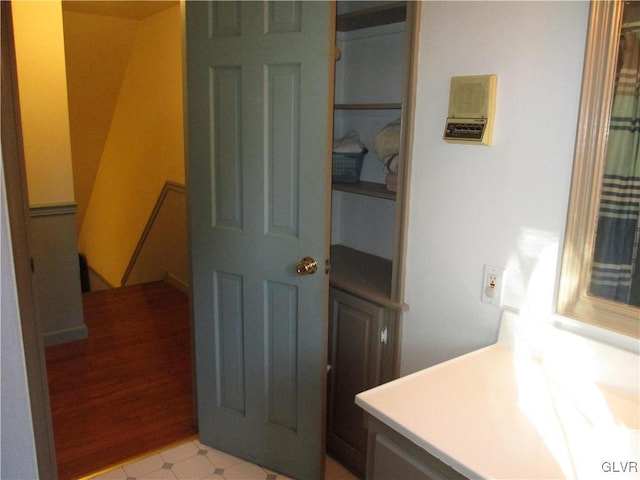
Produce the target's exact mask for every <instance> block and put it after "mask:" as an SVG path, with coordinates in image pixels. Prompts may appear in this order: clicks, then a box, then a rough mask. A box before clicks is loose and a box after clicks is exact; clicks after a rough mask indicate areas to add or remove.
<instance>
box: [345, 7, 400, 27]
mask: <svg viewBox="0 0 640 480" xmlns="http://www.w3.org/2000/svg"><path fill="white" fill-rule="evenodd" d="M406 19H407V2H393V3H388V4H386V5H381V6H379V7H372V8H366V9H363V10H358V11H356V12H350V13H343V14H341V15H338V16H337V19H336V20H337V21H336V30H338V31H339V32H349V31H351V30H359V29H361V28H369V27H378V26H380V25H388V24H390V23H399V22H404V21H406Z"/></svg>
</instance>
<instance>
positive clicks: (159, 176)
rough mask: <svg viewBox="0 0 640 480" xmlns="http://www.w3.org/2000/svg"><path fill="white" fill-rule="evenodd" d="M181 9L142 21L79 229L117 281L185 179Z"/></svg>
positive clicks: (86, 247) (90, 253) (91, 258)
mask: <svg viewBox="0 0 640 480" xmlns="http://www.w3.org/2000/svg"><path fill="white" fill-rule="evenodd" d="M182 120H183V117H182V50H181V13H180V7H179V6H178V5H176V6H175V7H172V8H170V9H168V10H165V11H162V12H160V13H157V14H155V15H153V16H151V17H148V18H146V19H144V20H141V21H139V24H138V26H137V29H136V33H135V39H134V40H133V43H132V46H131V50H130V55H129V58H128V63H127V68H126V70H125V72H124V76H123V80H122V83H121V86H120V90H119V95H118V99H117V102H116V105H115V108H114V110H113V116H112V118H111V123H110V127H109V131H108V134H107V136H106V139H105V142H104V148H103V151H102V154H101V158H100V164H99V167H98V169H97V174H96V177H95V181H94V183H93V189H92V191H91V197H90V199H89V201H88V204H87V210H86V215H85V217H84V221H83V224H82V228H81V230H80V235H79V244H80V250H81V251H82V252H83V253H85V254H86V256H87V261H88V263H89V265H90V266H91V267H92V268H93V269H94V270H96V271H97V272H98V273H99V274H100V275H101V276H102V277H104V278H105V279H106V280H107V281H108V282H109V283H110V284H111V285H114V286H116V285H119V284H120V281H121V279H122V276H123V274H124V272H125V269H126V267H127V265H128V262H129V260H130V258H131V255H132V254H133V252H134V250H135V247H136V245H137V242H138V240H139V239H140V235H141V234H142V231H143V230H144V227H145V224H146V221H147V219H148V218H149V215H150V213H151V211H152V210H153V206H154V203H155V201H156V199H157V198H158V195H159V193H160V192H161V190H162V187H163V185H164V183H165V182H166V181H167V180H170V181H174V182H177V183H181V184H184V181H185V174H184V142H183V124H182Z"/></svg>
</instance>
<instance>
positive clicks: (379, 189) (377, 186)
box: [332, 182, 396, 200]
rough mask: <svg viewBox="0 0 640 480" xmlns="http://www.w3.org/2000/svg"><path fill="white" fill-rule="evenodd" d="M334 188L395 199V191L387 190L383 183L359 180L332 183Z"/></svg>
mask: <svg viewBox="0 0 640 480" xmlns="http://www.w3.org/2000/svg"><path fill="white" fill-rule="evenodd" d="M332 187H333V189H334V190H339V191H341V192H347V193H355V194H357V195H367V196H369V197H377V198H384V199H386V200H395V199H396V192H391V191H389V190H387V186H386V185H385V184H383V183H374V182H359V183H334V184H333V185H332Z"/></svg>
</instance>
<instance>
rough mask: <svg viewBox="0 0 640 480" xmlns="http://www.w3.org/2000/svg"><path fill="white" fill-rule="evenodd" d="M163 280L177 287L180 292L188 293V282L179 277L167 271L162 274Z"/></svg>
mask: <svg viewBox="0 0 640 480" xmlns="http://www.w3.org/2000/svg"><path fill="white" fill-rule="evenodd" d="M164 280H165V282H167V283H168V284H169V285H171V286H173V287H175V288H177V289H178V290H180V291H181V292H183V293H186V294H188V293H189V284H188V283H187V282H185V281H184V280H182V279H181V278H178V277H176V276H175V275H174V274H172V273H170V272H167V274H166V275H165V276H164Z"/></svg>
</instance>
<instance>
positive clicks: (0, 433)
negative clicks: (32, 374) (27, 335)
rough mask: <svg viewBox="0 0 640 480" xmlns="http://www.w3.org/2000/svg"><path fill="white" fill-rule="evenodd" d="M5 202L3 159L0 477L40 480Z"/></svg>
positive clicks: (0, 180)
mask: <svg viewBox="0 0 640 480" xmlns="http://www.w3.org/2000/svg"><path fill="white" fill-rule="evenodd" d="M0 157H1V155H0ZM6 200H7V198H6V192H5V187H4V168H3V164H2V162H1V158H0V305H1V306H2V307H1V308H0V326H1V329H0V339H1V340H2V343H1V345H0V351H2V362H1V364H0V365H1V368H0V379H2V381H1V384H0V404H1V405H2V409H1V411H0V478H37V477H38V467H37V463H36V448H35V440H34V436H33V423H32V418H31V407H30V402H29V391H28V386H27V371H26V364H25V357H24V345H23V343H22V329H21V326H20V313H19V311H18V292H17V287H16V279H15V271H14V268H13V253H12V251H11V235H10V232H9V218H8V212H7V202H6Z"/></svg>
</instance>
